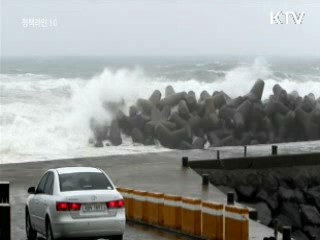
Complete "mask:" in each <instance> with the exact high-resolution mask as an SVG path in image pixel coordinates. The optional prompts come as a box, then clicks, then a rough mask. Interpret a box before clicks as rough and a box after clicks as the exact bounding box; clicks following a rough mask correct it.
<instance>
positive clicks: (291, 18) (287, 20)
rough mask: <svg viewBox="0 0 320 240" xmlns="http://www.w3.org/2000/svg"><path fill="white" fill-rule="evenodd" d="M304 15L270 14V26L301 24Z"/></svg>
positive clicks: (282, 12) (285, 12)
mask: <svg viewBox="0 0 320 240" xmlns="http://www.w3.org/2000/svg"><path fill="white" fill-rule="evenodd" d="M304 16H305V13H304V12H301V13H297V12H292V11H279V12H273V11H272V12H270V24H287V25H288V24H302V22H303V19H304Z"/></svg>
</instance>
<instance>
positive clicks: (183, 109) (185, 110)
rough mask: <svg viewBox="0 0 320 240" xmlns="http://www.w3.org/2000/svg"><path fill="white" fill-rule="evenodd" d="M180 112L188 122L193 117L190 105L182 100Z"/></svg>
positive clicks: (179, 106) (179, 107)
mask: <svg viewBox="0 0 320 240" xmlns="http://www.w3.org/2000/svg"><path fill="white" fill-rule="evenodd" d="M178 112H179V115H180V117H181V118H183V119H185V120H188V119H189V118H190V117H191V114H190V111H189V108H188V105H187V103H186V101H185V100H181V101H180V102H179V105H178Z"/></svg>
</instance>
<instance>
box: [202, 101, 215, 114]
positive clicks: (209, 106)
mask: <svg viewBox="0 0 320 240" xmlns="http://www.w3.org/2000/svg"><path fill="white" fill-rule="evenodd" d="M204 105H205V106H204V115H210V114H212V113H215V112H216V108H215V105H214V101H213V98H212V97H209V98H206V99H205V101H204Z"/></svg>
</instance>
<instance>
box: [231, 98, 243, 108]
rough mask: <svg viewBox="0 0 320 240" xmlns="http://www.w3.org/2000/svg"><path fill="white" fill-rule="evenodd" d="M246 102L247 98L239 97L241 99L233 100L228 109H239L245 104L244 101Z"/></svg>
mask: <svg viewBox="0 0 320 240" xmlns="http://www.w3.org/2000/svg"><path fill="white" fill-rule="evenodd" d="M245 100H246V98H244V97H242V96H239V97H236V98H233V99H231V100H230V101H229V102H228V104H227V106H228V107H231V108H237V107H239V106H240V104H241V103H243V102H244V101H245Z"/></svg>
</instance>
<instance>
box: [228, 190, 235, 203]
mask: <svg viewBox="0 0 320 240" xmlns="http://www.w3.org/2000/svg"><path fill="white" fill-rule="evenodd" d="M227 204H228V205H234V193H233V192H228V194H227Z"/></svg>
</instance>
